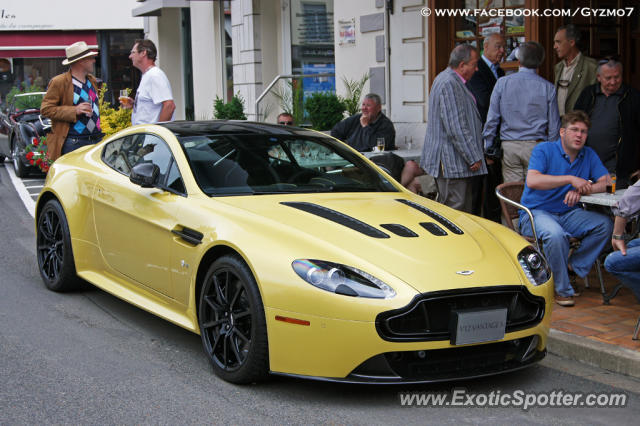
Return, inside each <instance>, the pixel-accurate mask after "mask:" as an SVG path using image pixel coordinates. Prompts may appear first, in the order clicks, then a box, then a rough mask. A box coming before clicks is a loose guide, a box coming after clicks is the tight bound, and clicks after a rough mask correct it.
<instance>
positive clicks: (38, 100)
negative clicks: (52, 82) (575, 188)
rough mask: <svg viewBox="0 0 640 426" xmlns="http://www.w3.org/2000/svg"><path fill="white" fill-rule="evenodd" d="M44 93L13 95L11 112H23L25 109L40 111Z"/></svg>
mask: <svg viewBox="0 0 640 426" xmlns="http://www.w3.org/2000/svg"><path fill="white" fill-rule="evenodd" d="M44 95H45V92H33V93H21V94H18V95H15V96H14V97H13V100H12V101H11V108H10V109H11V111H10V112H17V111H24V110H27V109H40V104H42V98H44Z"/></svg>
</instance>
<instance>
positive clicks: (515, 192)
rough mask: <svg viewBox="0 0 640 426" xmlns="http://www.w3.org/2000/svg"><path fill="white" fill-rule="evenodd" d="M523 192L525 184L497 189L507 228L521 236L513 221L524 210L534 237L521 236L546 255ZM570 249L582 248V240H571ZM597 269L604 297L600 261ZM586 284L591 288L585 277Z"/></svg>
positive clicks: (509, 183) (500, 186)
mask: <svg viewBox="0 0 640 426" xmlns="http://www.w3.org/2000/svg"><path fill="white" fill-rule="evenodd" d="M523 192H524V182H505V183H502V184H500V185H498V186H497V187H496V196H497V197H498V200H500V207H501V208H502V216H503V217H504V220H505V222H506V223H507V226H509V227H510V228H511V229H513V230H514V231H515V232H517V233H519V234H520V231H519V230H518V229H516V226H515V225H514V223H513V220H514V219H516V218H518V217H519V214H518V209H521V210H524V212H525V213H527V215H528V216H529V221H530V222H531V233H532V234H533V237H529V236H526V235H522V234H521V235H522V237H523V238H524V239H526V240H527V241H529V242H530V243H532V244H535V245H536V247H537V248H538V250H539V251H540V253H542V254H543V255H544V249H543V247H542V243H541V241H540V240H539V239H538V234H537V232H536V226H535V223H534V221H533V213H531V210H529V209H528V208H526V207H525V206H523V205H522V204H520V198H522V193H523ZM569 247H570V250H575V249H577V248H578V247H580V239H579V238H575V237H571V238H569ZM596 268H597V272H598V279H599V280H600V289H601V291H602V294H603V295H604V294H605V290H604V280H603V279H602V270H601V267H600V260H599V259H598V260H596ZM584 283H585V284H584V285H585V288H589V280H588V278H587V277H585V279H584Z"/></svg>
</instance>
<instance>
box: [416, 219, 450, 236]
mask: <svg viewBox="0 0 640 426" xmlns="http://www.w3.org/2000/svg"><path fill="white" fill-rule="evenodd" d="M420 226H422V227H423V228H424V229H426V230H427V231H429V232H431V233H432V234H433V235H435V236H437V237H444V236H445V235H449V234H447V231H445V230H444V229H442V228H440V227H439V226H438V225H437V224H435V223H433V222H421V223H420Z"/></svg>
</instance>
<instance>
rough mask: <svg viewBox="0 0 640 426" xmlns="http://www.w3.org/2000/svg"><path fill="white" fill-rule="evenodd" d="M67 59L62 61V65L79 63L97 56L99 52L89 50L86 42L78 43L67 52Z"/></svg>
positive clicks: (68, 48)
mask: <svg viewBox="0 0 640 426" xmlns="http://www.w3.org/2000/svg"><path fill="white" fill-rule="evenodd" d="M64 51H65V53H66V54H67V59H65V60H64V61H62V65H70V64H72V63H74V62H78V61H79V60H80V59H84V58H88V57H90V56H96V55H97V54H98V52H93V51H91V50H89V46H87V43H85V42H84V41H77V42H75V43H73V44H72V45H71V46H69V47H67V48H66V49H65V50H64Z"/></svg>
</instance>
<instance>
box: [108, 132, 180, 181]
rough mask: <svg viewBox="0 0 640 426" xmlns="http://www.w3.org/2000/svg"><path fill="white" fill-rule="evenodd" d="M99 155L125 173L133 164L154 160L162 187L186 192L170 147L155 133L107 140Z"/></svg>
mask: <svg viewBox="0 0 640 426" xmlns="http://www.w3.org/2000/svg"><path fill="white" fill-rule="evenodd" d="M102 159H103V161H104V162H105V163H107V164H108V165H109V166H111V167H112V168H114V169H116V170H117V171H119V172H120V173H122V174H124V175H126V176H129V173H130V172H131V169H132V168H133V167H134V166H135V165H136V164H141V163H153V164H155V165H157V166H158V168H159V169H160V173H159V177H158V183H159V184H160V186H161V187H164V188H168V189H172V190H174V191H176V192H180V193H185V192H186V191H185V188H184V183H183V182H182V177H181V175H180V171H179V170H178V167H177V165H176V163H175V161H174V159H173V155H172V154H171V150H170V149H169V147H168V146H167V144H166V143H165V142H164V141H163V140H162V139H160V138H159V137H158V136H155V135H150V134H144V133H141V134H136V135H130V136H126V137H124V138H121V139H117V140H114V141H112V142H109V143H108V144H106V145H105V147H104V151H103V152H102Z"/></svg>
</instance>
